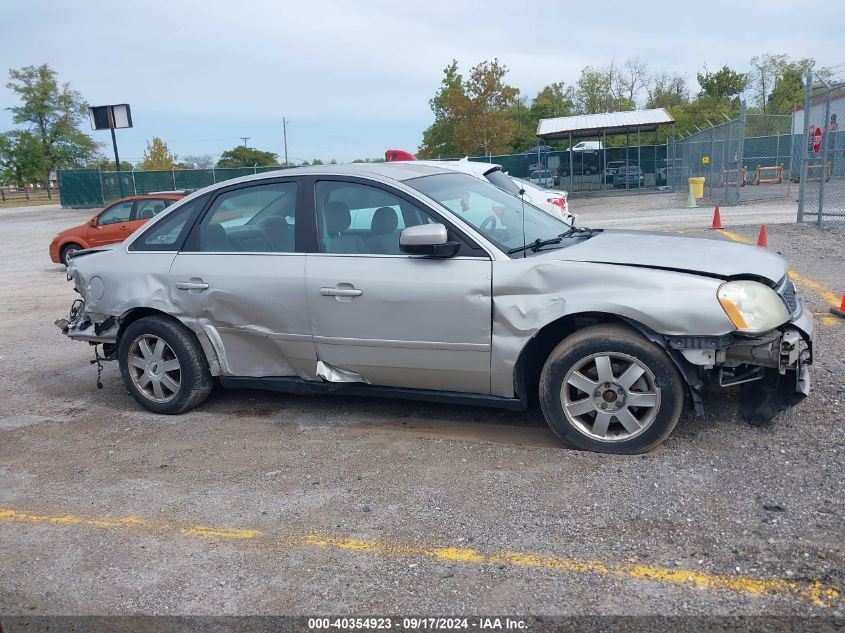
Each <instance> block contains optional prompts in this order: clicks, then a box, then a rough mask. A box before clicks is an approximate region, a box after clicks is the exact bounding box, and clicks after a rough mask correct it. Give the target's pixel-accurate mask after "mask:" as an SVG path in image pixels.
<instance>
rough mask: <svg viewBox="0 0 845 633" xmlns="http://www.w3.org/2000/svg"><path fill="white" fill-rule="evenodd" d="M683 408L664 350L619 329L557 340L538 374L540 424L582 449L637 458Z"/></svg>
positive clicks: (678, 380)
mask: <svg viewBox="0 0 845 633" xmlns="http://www.w3.org/2000/svg"><path fill="white" fill-rule="evenodd" d="M683 402H684V385H683V381H682V380H681V377H680V375H679V374H678V370H677V369H676V368H675V366H674V364H673V363H672V360H671V359H670V358H669V357H668V356H667V355H666V352H664V351H663V350H662V349H661V348H660V347H658V346H657V345H656V344H654V343H652V342H651V341H648V340H646V339H645V338H643V337H642V336H641V335H640V334H638V333H637V332H634V331H632V330H630V329H628V328H625V327H622V326H618V325H595V326H591V327H588V328H584V329H583V330H579V331H578V332H576V333H575V334H573V335H572V336H569V337H568V338H566V339H564V340H563V341H562V342H561V343H560V344H559V345H558V346H557V347H556V348H555V349H554V351H552V353H551V354H550V355H549V358H548V359H547V360H546V364H545V366H544V367H543V372H542V374H541V376H540V404H541V406H542V409H543V414H544V416H545V418H546V421H547V422H548V423H549V426H551V428H552V430H554V432H555V433H557V435H558V436H560V437H561V439H563V440H564V441H566V442H568V443H570V444H572V445H573V446H575V447H577V448H580V449H583V450H589V451H596V452H600V453H623V454H637V453H644V452H646V451H648V450H650V449H652V448H654V447H655V446H657V445H658V444H660V443H661V442H663V440H665V439H666V438H667V437H668V436H669V434H670V433H671V432H672V429H674V428H675V425H676V424H677V422H678V418H680V415H681V410H682V407H683Z"/></svg>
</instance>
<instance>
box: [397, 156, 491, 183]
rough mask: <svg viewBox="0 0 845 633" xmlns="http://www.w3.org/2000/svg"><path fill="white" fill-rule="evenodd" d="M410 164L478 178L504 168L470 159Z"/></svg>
mask: <svg viewBox="0 0 845 633" xmlns="http://www.w3.org/2000/svg"><path fill="white" fill-rule="evenodd" d="M408 162H415V163H417V164H418V165H428V166H429V167H437V168H438V169H448V170H449V171H460V172H463V173H465V174H471V175H473V176H475V177H476V178H484V176H485V174H489V173H490V172H491V171H495V170H497V169H499V170H501V169H502V166H501V165H499V164H497V163H483V162H481V161H478V160H469V159H468V158H462V159H460V160H417V161H408Z"/></svg>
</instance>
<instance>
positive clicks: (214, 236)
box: [200, 224, 232, 253]
mask: <svg viewBox="0 0 845 633" xmlns="http://www.w3.org/2000/svg"><path fill="white" fill-rule="evenodd" d="M200 250H201V251H203V252H206V253H219V252H226V251H231V250H232V247H231V245H230V244H229V237H228V236H227V235H226V229H224V228H223V227H222V226H220V225H219V224H206V225H205V226H200Z"/></svg>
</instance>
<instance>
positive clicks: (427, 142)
mask: <svg viewBox="0 0 845 633" xmlns="http://www.w3.org/2000/svg"><path fill="white" fill-rule="evenodd" d="M443 75H444V76H443V79H442V81H441V83H440V88H438V89H437V92H436V93H435V95H434V97H433V98H432V99H431V100H430V101H429V102H428V104H429V106H430V107H431V111H432V112H433V113H434V123H432V124H431V126H429V128H428V129H426V130H425V131H424V132H423V142H422V145H420V147H419V153H420V156H421V157H425V156H439V155H442V154H446V155H450V154H456V153H458V150H457V148H456V145H455V128H456V127H457V125H458V118H459V114H458V113H459V112H461V111H463V110H464V109H465V107H466V93H465V92H464V83H463V77H462V76H461V74H460V72H458V61H457V60H455V59H453V60H452V63H450V64H449V65H448V66H446V68H444V69H443Z"/></svg>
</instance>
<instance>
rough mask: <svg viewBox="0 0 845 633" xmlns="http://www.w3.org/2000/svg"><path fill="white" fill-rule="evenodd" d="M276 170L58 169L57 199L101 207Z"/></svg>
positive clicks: (264, 168) (266, 168) (246, 168)
mask: <svg viewBox="0 0 845 633" xmlns="http://www.w3.org/2000/svg"><path fill="white" fill-rule="evenodd" d="M278 169H280V168H279V167H243V168H231V169H217V168H214V169H174V170H170V171H121V172H117V171H100V170H98V169H61V170H59V172H58V180H59V197H60V199H61V203H62V206H63V207H101V206H103V204H105V203H107V202H111V201H112V200H117V199H119V198H124V197H126V196H137V195H141V194H145V193H152V192H154V191H173V190H177V189H190V190H193V189H202V188H203V187H208V186H209V185H213V184H214V183H216V182H221V181H224V180H230V179H232V178H240V177H241V176H251V175H253V174H257V173H258V174H260V173H262V172H266V171H276V170H278Z"/></svg>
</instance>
